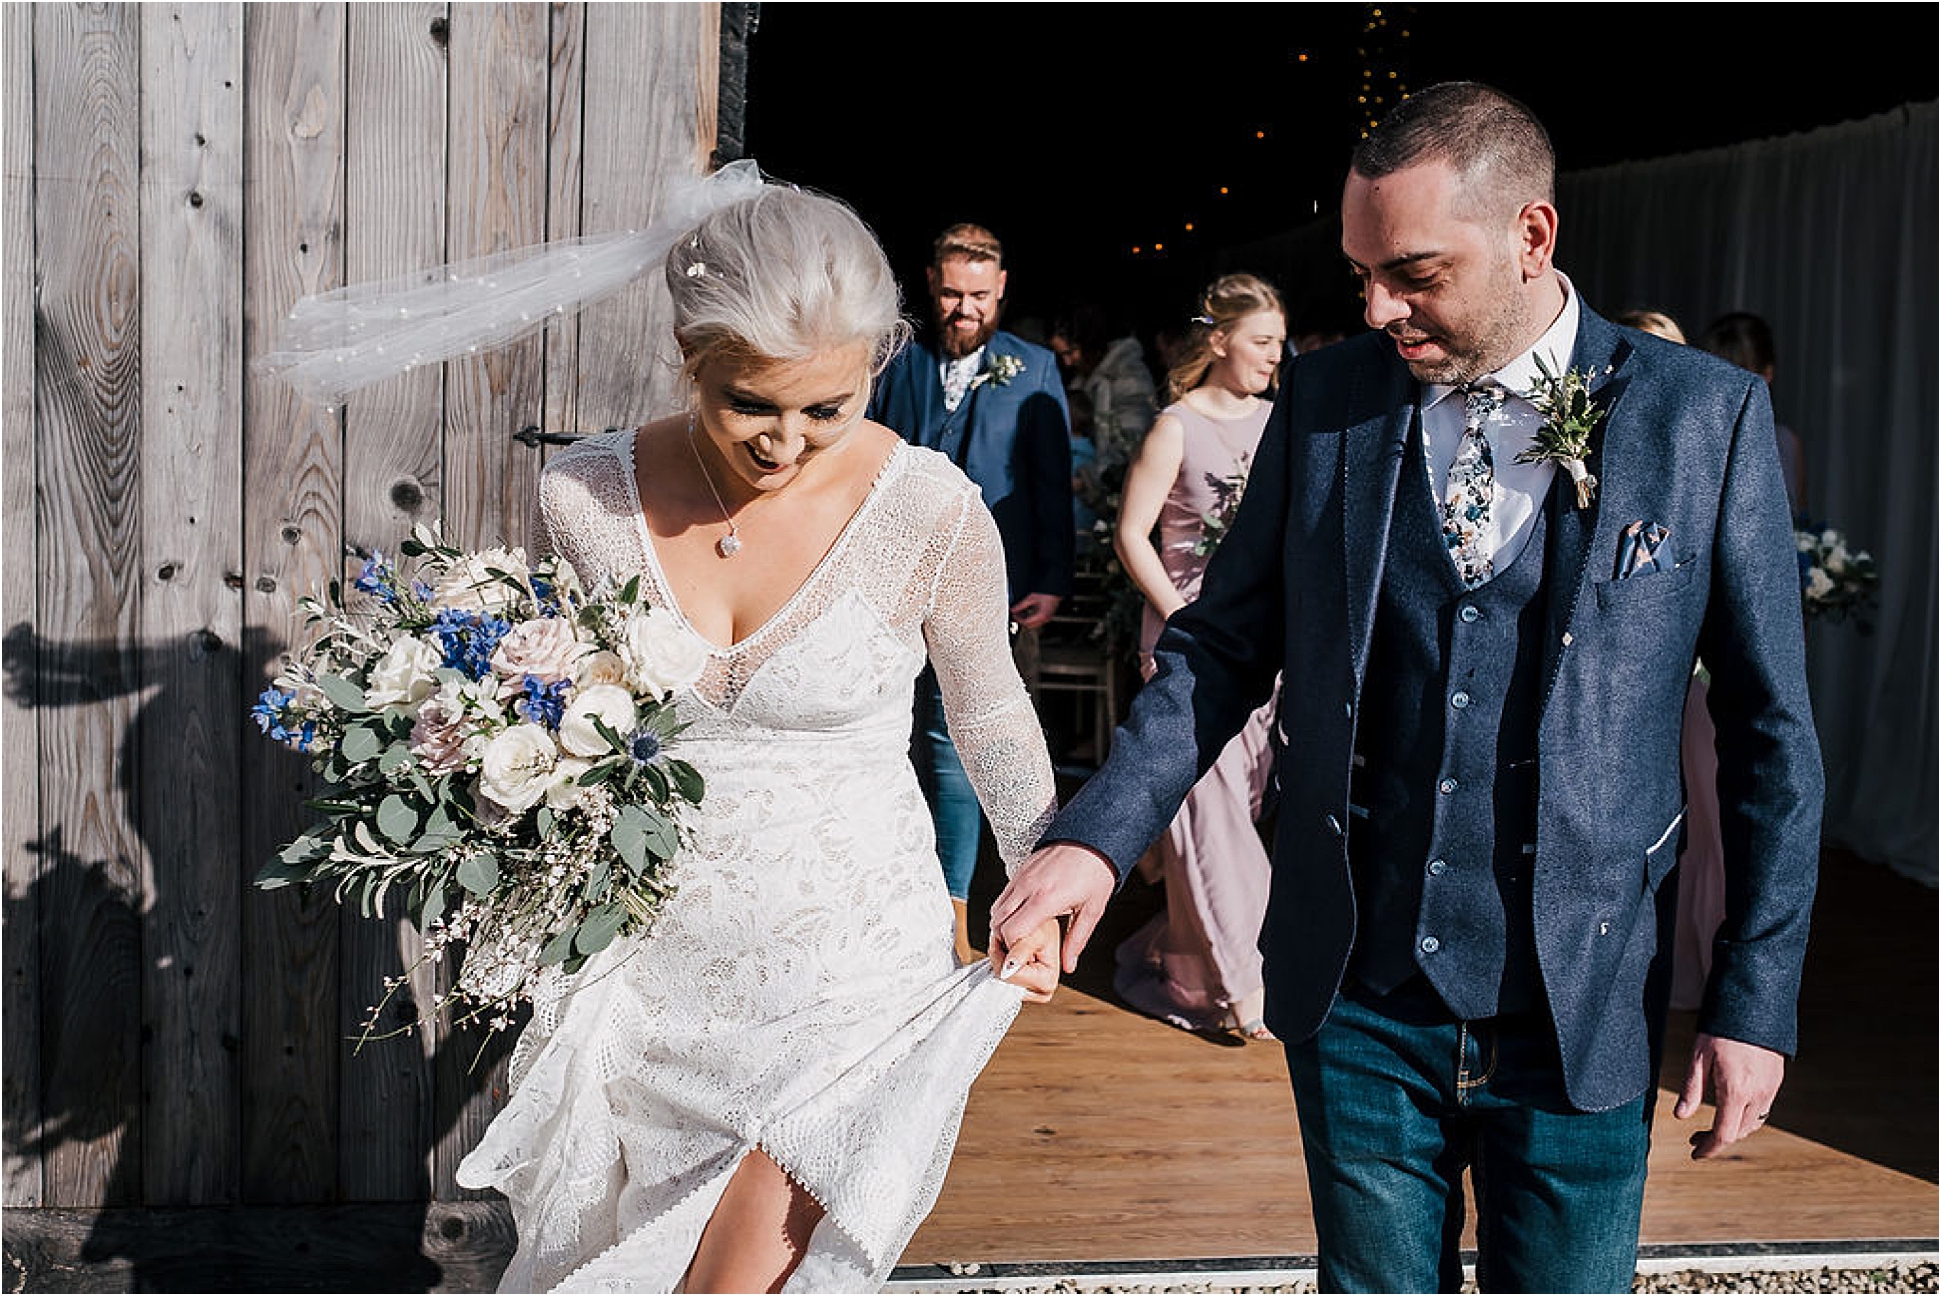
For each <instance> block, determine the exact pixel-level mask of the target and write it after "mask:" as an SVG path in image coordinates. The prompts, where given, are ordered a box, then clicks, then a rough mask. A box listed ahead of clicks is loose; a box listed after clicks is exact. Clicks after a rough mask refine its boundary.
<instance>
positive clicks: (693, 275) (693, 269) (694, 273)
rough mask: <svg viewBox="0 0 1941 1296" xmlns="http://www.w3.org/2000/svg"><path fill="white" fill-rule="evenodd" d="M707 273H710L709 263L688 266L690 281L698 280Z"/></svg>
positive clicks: (702, 262)
mask: <svg viewBox="0 0 1941 1296" xmlns="http://www.w3.org/2000/svg"><path fill="white" fill-rule="evenodd" d="M707 272H708V263H707V262H705V261H696V262H694V263H693V264H692V265H690V266H688V268H687V271H686V274H687V277H688V278H690V279H698V278H700V277H701V276H702V275H704V274H706V273H707Z"/></svg>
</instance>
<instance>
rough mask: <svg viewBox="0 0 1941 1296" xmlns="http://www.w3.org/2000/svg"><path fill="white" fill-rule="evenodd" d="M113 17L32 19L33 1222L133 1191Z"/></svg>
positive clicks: (136, 1116)
mask: <svg viewBox="0 0 1941 1296" xmlns="http://www.w3.org/2000/svg"><path fill="white" fill-rule="evenodd" d="M137 21H138V11H137V9H136V7H135V6H131V5H108V6H97V5H89V6H80V5H47V6H39V7H36V9H35V13H34V24H35V27H34V35H35V52H34V77H35V103H36V109H35V122H34V129H35V141H34V156H35V158H36V159H37V160H38V162H39V169H38V171H37V173H36V177H35V207H36V210H35V214H34V223H35V226H36V228H38V229H40V230H45V231H55V230H58V231H60V238H59V239H53V238H49V239H47V240H46V241H45V242H44V243H43V244H42V246H41V247H40V249H39V251H40V261H39V266H40V274H41V298H40V313H39V316H38V318H37V320H36V348H35V369H36V377H35V396H36V400H37V402H38V419H39V429H38V432H39V435H38V438H37V449H38V452H39V464H38V468H39V487H40V489H39V494H38V527H39V535H40V537H41V538H42V543H41V544H40V545H39V576H38V585H39V594H40V620H39V631H40V636H41V637H40V642H39V646H38V651H39V663H40V684H41V688H40V692H39V695H38V697H37V699H36V701H37V705H38V706H39V708H40V710H39V726H38V727H39V733H40V761H39V767H38V768H39V773H40V780H41V782H40V797H41V812H42V817H41V834H40V838H39V840H38V841H37V842H35V843H30V846H29V849H31V850H36V851H38V852H39V854H40V857H41V858H40V872H41V877H40V884H39V886H38V887H37V889H36V891H37V895H38V897H39V912H40V920H41V929H40V930H41V978H42V981H41V984H42V999H41V1002H42V1021H41V1028H42V1039H41V1047H42V1052H43V1060H42V1074H43V1077H44V1088H43V1091H42V1112H41V1117H42V1136H43V1139H44V1145H45V1167H46V1169H45V1174H46V1180H45V1197H44V1200H45V1204H46V1205H50V1206H100V1205H122V1204H126V1203H129V1202H132V1201H134V1200H135V1196H136V1193H137V1191H138V1189H139V1180H140V1174H139V1170H140V1159H139V1151H140V1143H141V1140H140V1128H139V1125H140V1109H141V1057H140V997H141V982H142V975H141V922H140V919H139V917H138V912H139V909H140V907H141V905H142V903H143V899H144V879H143V876H142V867H143V857H142V848H141V843H140V841H139V840H138V839H137V837H136V834H135V831H134V827H133V825H132V824H131V822H130V820H129V817H128V808H129V807H130V806H131V805H132V798H133V796H134V795H135V792H136V789H135V787H134V786H133V784H134V778H135V770H134V768H133V762H132V760H131V759H130V757H129V753H128V751H127V750H126V740H127V738H128V736H129V734H130V730H131V726H132V724H133V722H134V719H135V712H136V706H137V700H136V694H137V692H138V690H139V689H140V687H141V683H142V681H141V674H140V660H139V653H138V651H137V642H136V641H137V636H138V634H139V632H140V623H139V608H138V602H139V598H140V591H139V584H140V580H139V575H138V573H137V572H136V571H135V570H134V562H135V560H136V557H137V556H138V555H139V554H140V552H141V537H140V534H139V512H140V510H139V504H140V484H139V481H138V478H137V473H138V444H139V438H140V434H141V408H140V386H141V337H140V305H141V303H140V290H139V282H140V274H141V271H140V255H141V249H140V233H139V219H140V217H139V197H138V188H139V173H138V167H139V163H140V155H139V148H140V123H141V118H140V109H139V102H138V95H139V75H140V55H141V51H140V44H139V39H138V33H137Z"/></svg>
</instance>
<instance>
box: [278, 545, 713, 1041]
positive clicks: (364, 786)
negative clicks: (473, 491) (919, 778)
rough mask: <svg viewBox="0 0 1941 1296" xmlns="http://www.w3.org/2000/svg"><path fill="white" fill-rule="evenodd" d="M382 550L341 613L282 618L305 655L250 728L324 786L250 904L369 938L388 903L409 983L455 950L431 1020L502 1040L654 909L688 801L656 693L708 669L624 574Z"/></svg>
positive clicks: (317, 600) (305, 607)
mask: <svg viewBox="0 0 1941 1296" xmlns="http://www.w3.org/2000/svg"><path fill="white" fill-rule="evenodd" d="M400 553H401V554H402V560H401V561H400V562H393V561H391V560H390V559H387V558H386V557H385V556H384V555H383V554H381V553H379V554H375V555H373V556H372V557H371V558H370V559H369V560H368V561H367V562H365V563H364V567H363V571H362V573H361V574H360V575H359V576H358V577H357V578H356V579H355V581H354V582H353V588H352V591H351V593H350V595H349V596H348V597H347V596H346V593H345V591H344V590H343V588H342V584H341V582H338V581H332V582H331V583H330V586H329V588H328V589H327V590H326V591H323V592H322V594H321V596H312V597H309V598H305V599H303V600H302V601H301V603H300V604H299V609H300V611H301V613H302V615H303V617H304V621H305V624H306V626H307V636H308V644H307V646H306V647H304V648H302V649H301V651H299V652H296V653H294V654H292V655H290V656H288V657H286V658H285V660H284V662H283V665H282V669H281V670H280V671H279V673H278V674H277V676H276V679H275V680H274V682H273V683H272V684H271V686H270V687H269V688H267V689H265V690H264V691H263V694H262V696H261V697H260V699H259V700H258V701H257V703H256V705H255V707H254V708H253V715H254V717H255V719H256V721H257V723H258V724H259V725H260V726H261V727H262V729H263V731H264V733H266V734H267V735H268V736H269V737H271V738H272V739H274V740H276V741H278V742H281V743H285V744H287V745H289V746H291V747H294V748H296V749H297V750H299V751H303V752H307V753H309V754H310V755H311V756H312V757H313V758H314V761H315V767H316V770H317V772H318V773H319V774H320V775H321V776H322V778H323V782H324V784H325V785H326V792H325V795H323V796H321V797H319V798H318V799H316V800H313V801H310V802H308V803H307V806H308V808H310V809H312V810H315V811H318V812H319V813H320V814H321V815H322V818H321V820H320V822H318V823H317V824H316V825H315V826H313V827H312V828H311V829H310V830H309V831H307V832H305V833H304V834H303V835H301V836H299V837H298V838H297V839H296V840H295V841H293V842H291V843H290V844H289V845H288V846H286V847H285V848H284V849H283V850H282V852H281V853H280V854H278V855H277V856H276V857H275V859H273V860H272V861H271V862H270V863H269V864H268V865H267V866H265V867H264V868H263V870H262V871H261V872H260V873H259V874H258V875H257V878H256V884H257V885H258V886H259V887H263V888H265V889H274V888H277V887H284V886H290V885H292V884H295V885H298V886H301V887H303V888H304V889H305V890H306V891H326V890H327V891H328V892H329V893H330V894H331V895H333V896H334V897H335V898H336V899H337V900H338V901H340V902H342V903H344V904H353V903H354V904H356V905H357V906H358V909H359V911H360V912H361V913H363V914H364V915H365V916H367V917H380V918H381V917H383V916H384V914H385V907H386V902H387V898H389V897H391V896H393V895H399V896H401V899H402V904H403V907H404V910H405V912H406V914H407V915H408V916H409V917H410V918H411V919H412V920H413V921H414V922H415V923H416V925H417V927H418V929H419V930H420V931H421V932H422V933H423V935H424V954H423V956H422V962H432V961H435V960H437V959H439V958H441V957H442V956H443V955H444V954H445V953H446V952H447V950H448V949H450V948H451V947H453V946H461V947H462V948H463V951H464V954H463V959H462V961H461V964H460V967H459V970H458V974H457V976H456V979H455V981H454V982H453V983H452V988H451V989H450V990H449V991H446V992H444V993H442V994H440V995H439V996H438V998H437V999H436V1001H435V1002H434V1003H433V1004H432V1006H431V1009H430V1012H429V1014H428V1016H436V1015H437V1014H438V1013H440V1012H449V1013H450V1015H451V1018H452V1020H453V1021H455V1022H458V1021H465V1022H483V1024H484V1025H485V1026H486V1027H487V1028H488V1029H490V1030H493V1031H497V1030H501V1029H503V1028H505V1027H506V1026H508V1025H510V1024H511V1022H512V1015H513V1011H514V1010H515V1009H516V1007H517V1006H518V1004H519V1003H520V1002H522V1001H525V1000H529V999H530V998H531V994H532V990H533V989H534V988H535V983H536V981H537V979H538V978H539V977H540V976H542V975H544V974H546V973H547V972H548V970H550V969H555V968H557V969H559V970H560V971H561V972H565V973H571V972H575V971H578V970H579V969H580V967H582V966H583V965H584V964H585V963H586V961H587V959H589V958H591V957H592V956H593V955H594V954H597V953H598V952H599V951H601V950H602V949H605V948H606V947H607V946H608V945H609V944H611V943H612V942H613V941H614V940H615V939H617V938H622V937H626V936H630V935H634V934H636V933H639V932H642V931H644V930H646V929H647V928H648V927H649V926H650V925H651V924H652V923H653V922H654V920H655V919H656V918H657V917H658V915H659V913H660V911H661V909H662V906H663V905H664V904H665V902H666V900H667V898H668V896H669V895H670V894H671V893H672V887H671V884H670V882H669V878H668V872H669V869H668V865H669V862H670V861H671V860H672V859H673V857H674V855H675V852H676V851H677V850H678V849H679V847H680V844H681V841H682V836H683V829H682V816H683V815H684V814H685V813H686V812H687V811H689V810H690V809H691V808H692V807H694V806H697V805H699V804H700V802H701V794H702V786H701V776H700V775H699V774H698V773H696V772H695V770H694V768H693V767H692V766H690V765H688V764H687V763H686V762H684V761H682V760H680V759H678V758H677V756H676V755H675V753H676V751H677V750H678V738H679V735H680V732H681V729H682V725H681V724H680V722H679V720H678V719H677V717H676V715H675V706H674V701H673V693H674V691H675V690H676V689H678V688H680V687H681V686H683V685H685V684H687V683H690V682H692V681H693V680H694V679H695V678H696V677H697V676H698V675H699V674H700V672H701V669H702V667H703V666H704V665H705V664H706V651H705V648H704V647H702V646H701V645H700V644H699V643H698V642H697V641H696V640H695V639H694V638H693V636H691V635H687V634H685V633H683V632H682V630H681V627H680V625H679V623H678V619H677V618H676V617H675V616H674V614H673V613H671V612H668V611H665V610H661V609H657V608H652V607H649V606H648V605H647V604H646V603H645V601H644V600H643V599H642V598H641V597H640V582H639V579H638V578H637V577H636V578H635V579H633V580H630V581H628V582H627V583H626V584H625V585H624V586H619V587H615V586H614V585H613V584H612V583H611V582H603V583H602V584H601V585H599V586H598V587H596V588H594V589H592V590H586V589H583V588H581V586H580V583H579V581H578V579H577V577H576V576H575V575H574V573H573V570H572V568H571V566H570V565H568V564H567V563H565V562H563V561H561V560H558V559H548V560H546V561H543V562H540V563H537V564H531V565H529V564H528V563H527V561H526V557H525V554H524V552H523V551H521V550H518V549H510V550H508V549H503V548H498V549H488V550H484V551H481V552H477V553H467V552H464V551H462V550H459V549H457V548H454V547H452V546H450V545H448V544H446V543H444V542H443V541H442V540H441V539H440V537H439V535H438V533H437V531H436V530H435V529H433V528H427V527H419V528H417V529H416V530H414V531H413V532H412V534H411V537H410V539H408V540H406V541H405V542H404V544H403V545H402V546H401V547H400ZM405 983H406V978H405V977H404V976H398V977H393V978H389V979H388V980H387V981H386V983H385V984H386V994H385V999H386V1000H387V1001H388V1000H389V998H390V997H391V996H392V995H393V994H395V993H396V992H397V991H398V990H399V989H400V988H402V987H403V986H404V985H405ZM383 1007H384V1004H382V1003H380V1004H378V1005H376V1006H375V1007H373V1008H372V1009H371V1011H370V1015H369V1017H368V1018H367V1020H366V1021H365V1022H364V1036H363V1038H369V1037H370V1036H371V1033H372V1031H373V1030H374V1028H375V1026H376V1022H377V1020H378V1016H379V1013H380V1012H381V1010H382V1008H383Z"/></svg>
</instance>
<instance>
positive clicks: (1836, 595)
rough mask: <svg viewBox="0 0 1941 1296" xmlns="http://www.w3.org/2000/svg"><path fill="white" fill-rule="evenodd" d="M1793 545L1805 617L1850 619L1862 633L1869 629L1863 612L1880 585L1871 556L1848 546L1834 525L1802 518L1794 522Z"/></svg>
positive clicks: (1866, 611) (1873, 598)
mask: <svg viewBox="0 0 1941 1296" xmlns="http://www.w3.org/2000/svg"><path fill="white" fill-rule="evenodd" d="M1793 547H1794V548H1795V549H1796V550H1797V551H1798V553H1799V583H1800V606H1801V609H1802V610H1803V611H1804V612H1805V613H1806V616H1807V619H1808V620H1812V619H1814V618H1820V619H1823V620H1827V621H1845V620H1848V619H1849V618H1851V619H1852V620H1853V621H1854V623H1855V625H1856V626H1857V628H1858V629H1859V630H1860V632H1861V633H1862V634H1865V633H1867V632H1868V631H1869V630H1871V629H1872V625H1871V623H1870V622H1869V621H1868V620H1867V616H1866V614H1867V613H1868V612H1869V611H1870V610H1871V609H1872V608H1873V605H1874V600H1875V597H1876V595H1877V593H1878V591H1879V588H1880V571H1879V569H1878V568H1877V567H1876V566H1875V563H1874V559H1873V555H1871V554H1869V553H1868V552H1867V551H1866V550H1865V549H1854V548H1851V547H1850V546H1849V545H1848V544H1847V538H1846V536H1845V535H1844V534H1842V533H1841V532H1839V531H1837V530H1835V529H1834V528H1832V527H1821V526H1815V525H1813V524H1811V523H1809V522H1805V521H1801V522H1799V523H1798V524H1796V529H1795V530H1794V532H1793Z"/></svg>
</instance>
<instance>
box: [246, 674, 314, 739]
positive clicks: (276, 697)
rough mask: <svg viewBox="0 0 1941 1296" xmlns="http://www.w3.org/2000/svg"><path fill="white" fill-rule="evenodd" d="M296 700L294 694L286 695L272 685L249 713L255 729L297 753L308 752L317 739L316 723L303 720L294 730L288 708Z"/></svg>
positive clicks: (293, 718)
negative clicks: (288, 745) (253, 720)
mask: <svg viewBox="0 0 1941 1296" xmlns="http://www.w3.org/2000/svg"><path fill="white" fill-rule="evenodd" d="M296 700H297V695H296V694H295V693H287V692H285V691H283V690H282V689H279V688H277V687H275V686H274V685H272V686H271V687H269V688H266V689H264V690H263V692H262V693H261V694H260V695H259V696H258V698H257V700H256V705H255V706H253V707H251V708H250V709H249V713H250V715H251V716H252V717H254V718H255V720H256V725H257V728H259V729H261V730H262V731H263V732H264V733H266V734H268V735H269V736H270V737H272V738H274V739H275V740H276V741H278V742H280V743H288V744H290V745H291V746H292V747H295V748H296V749H297V750H298V751H309V750H310V745H311V743H313V742H315V741H316V738H317V722H316V721H315V720H309V719H304V720H302V721H301V722H300V723H298V724H297V726H296V727H295V728H292V727H291V722H292V721H293V720H295V719H296V717H294V716H292V715H291V713H290V707H291V705H292V704H294V703H295V702H296Z"/></svg>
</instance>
